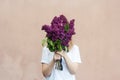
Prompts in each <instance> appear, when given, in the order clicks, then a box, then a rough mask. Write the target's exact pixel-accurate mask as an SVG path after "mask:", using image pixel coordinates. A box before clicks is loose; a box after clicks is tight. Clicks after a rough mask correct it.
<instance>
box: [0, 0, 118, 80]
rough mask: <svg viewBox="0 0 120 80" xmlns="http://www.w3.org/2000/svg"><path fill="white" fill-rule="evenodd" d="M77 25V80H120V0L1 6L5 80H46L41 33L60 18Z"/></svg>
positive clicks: (1, 77) (29, 0) (42, 0)
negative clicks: (51, 22)
mask: <svg viewBox="0 0 120 80" xmlns="http://www.w3.org/2000/svg"><path fill="white" fill-rule="evenodd" d="M60 14H64V15H65V16H67V18H68V19H71V18H75V20H76V23H75V24H76V25H75V28H76V32H77V34H76V36H74V42H75V43H76V44H77V45H78V46H79V47H80V50H81V58H82V61H83V63H82V64H80V66H79V70H78V73H77V79H78V80H120V58H119V57H120V37H119V34H120V1H119V0H0V80H42V78H43V77H42V74H41V64H40V58H41V49H42V46H41V39H42V38H43V37H44V36H45V33H44V32H42V31H41V30H40V28H41V26H42V25H43V24H45V23H47V24H49V23H50V21H51V19H52V18H53V17H54V16H55V15H60Z"/></svg>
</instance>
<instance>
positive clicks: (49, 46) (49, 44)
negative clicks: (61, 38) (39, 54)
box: [47, 39, 55, 52]
mask: <svg viewBox="0 0 120 80" xmlns="http://www.w3.org/2000/svg"><path fill="white" fill-rule="evenodd" d="M47 43H48V45H47V47H48V48H49V50H50V51H51V52H53V51H55V46H54V43H53V41H52V40H51V39H47Z"/></svg>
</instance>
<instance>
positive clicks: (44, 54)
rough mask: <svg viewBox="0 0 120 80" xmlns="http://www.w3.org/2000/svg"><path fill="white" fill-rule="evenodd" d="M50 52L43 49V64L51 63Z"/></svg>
mask: <svg viewBox="0 0 120 80" xmlns="http://www.w3.org/2000/svg"><path fill="white" fill-rule="evenodd" d="M48 54H49V53H48V50H47V48H46V47H44V48H43V49H42V58H41V63H46V64H48V63H49V55H48Z"/></svg>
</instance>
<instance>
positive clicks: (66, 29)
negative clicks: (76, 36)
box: [64, 23, 69, 32]
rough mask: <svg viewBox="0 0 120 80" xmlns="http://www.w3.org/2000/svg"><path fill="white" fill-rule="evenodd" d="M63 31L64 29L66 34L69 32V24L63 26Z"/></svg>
mask: <svg viewBox="0 0 120 80" xmlns="http://www.w3.org/2000/svg"><path fill="white" fill-rule="evenodd" d="M64 29H65V31H66V32H67V31H68V30H69V24H68V23H67V24H65V26H64Z"/></svg>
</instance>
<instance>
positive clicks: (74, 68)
mask: <svg viewBox="0 0 120 80" xmlns="http://www.w3.org/2000/svg"><path fill="white" fill-rule="evenodd" d="M57 53H58V54H59V55H61V56H62V57H63V58H64V59H65V62H66V64H67V67H68V69H69V71H70V73H71V74H75V73H76V71H77V68H78V63H75V62H72V61H71V60H70V58H69V57H68V56H67V54H66V53H64V52H57Z"/></svg>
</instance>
